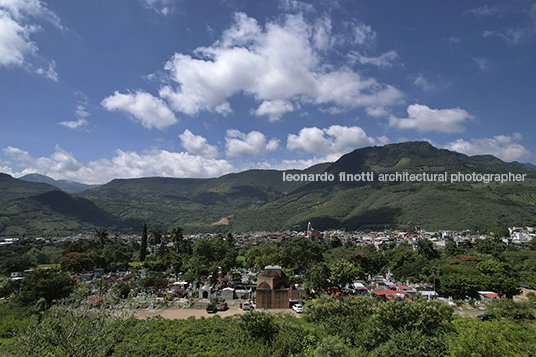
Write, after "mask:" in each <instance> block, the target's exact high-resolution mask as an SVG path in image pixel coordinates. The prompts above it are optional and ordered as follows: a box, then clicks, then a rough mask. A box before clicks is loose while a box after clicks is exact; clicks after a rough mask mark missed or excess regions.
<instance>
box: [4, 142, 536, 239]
mask: <svg viewBox="0 0 536 357" xmlns="http://www.w3.org/2000/svg"><path fill="white" fill-rule="evenodd" d="M423 173H426V174H428V175H427V176H422V175H421V176H420V177H421V180H420V181H418V180H417V178H416V177H417V176H415V177H414V179H413V180H410V176H409V175H410V174H423ZM473 173H475V175H480V176H471V180H470V181H466V180H465V175H467V174H468V175H472V174H473ZM508 173H511V174H512V175H510V176H508ZM285 174H286V176H288V175H289V174H290V175H291V177H290V178H293V177H294V176H295V175H296V174H298V175H300V176H299V178H300V179H307V180H300V181H296V180H292V181H289V180H288V177H287V179H285V180H283V175H284V172H282V171H276V170H249V171H244V172H240V173H236V174H228V175H224V176H221V177H218V178H214V179H176V178H162V177H151V178H140V179H121V180H119V179H117V180H113V181H111V182H110V183H108V184H105V185H102V186H100V187H97V188H93V189H89V190H86V191H83V192H80V193H77V194H75V195H74V196H73V197H70V200H67V199H66V201H69V202H70V203H69V204H71V205H72V206H71V207H73V208H72V210H73V211H78V212H85V213H84V214H83V215H79V216H76V215H72V214H71V215H70V216H68V217H67V216H66V214H67V212H62V211H61V210H59V209H57V207H56V208H51V207H53V205H51V204H50V202H49V201H48V200H47V199H45V200H35V199H34V200H30V199H29V198H24V199H20V200H18V201H10V202H5V201H4V203H3V204H1V205H0V222H1V226H0V234H2V235H5V234H9V233H14V232H24V233H26V234H37V235H41V234H42V233H40V229H41V228H39V224H36V223H35V222H36V221H42V220H46V221H47V222H49V223H47V227H48V229H56V231H61V230H66V231H71V232H72V231H76V230H79V229H81V228H82V227H92V228H94V227H98V226H101V227H102V226H107V225H112V224H115V225H116V228H117V229H118V230H120V229H126V228H128V227H133V228H135V229H138V228H139V227H141V225H142V224H143V222H147V223H150V224H151V226H153V227H154V226H160V227H162V228H166V227H173V226H177V225H180V226H183V227H184V228H185V229H186V231H187V232H198V231H216V232H223V231H231V230H232V231H247V230H282V229H299V230H303V229H305V227H306V225H307V222H309V221H311V222H312V224H313V226H314V227H315V228H317V229H329V228H346V229H364V228H397V227H403V226H405V225H406V223H407V222H408V221H412V222H414V223H415V224H416V225H420V226H421V227H422V228H424V229H427V230H435V229H474V228H479V227H496V226H512V225H528V224H530V225H533V224H535V223H536V222H535V221H536V219H535V218H534V217H535V214H536V172H535V171H534V170H531V169H529V168H527V167H526V166H525V165H523V164H519V163H505V162H503V161H501V160H499V159H497V158H495V157H493V156H490V155H482V156H471V157H469V156H467V155H464V154H460V153H456V152H452V151H448V150H443V149H437V148H435V147H433V146H432V145H430V144H429V143H427V142H408V143H400V144H392V145H386V146H382V147H366V148H362V149H357V150H355V151H353V152H351V153H349V154H346V155H344V156H342V157H341V158H340V159H339V160H337V161H336V162H334V163H325V164H319V165H315V166H313V167H310V168H308V169H306V170H289V171H286V172H285ZM322 174H323V176H320V175H322ZM330 174H331V175H332V176H328V175H330ZM348 174H351V175H352V178H353V179H354V181H352V182H348V180H344V181H341V178H342V177H341V175H343V176H344V178H345V179H348V177H347V175H348ZM367 174H368V176H367ZM396 174H398V175H399V176H398V181H397V180H395V175H396ZM403 174H405V175H407V176H405V179H402V178H401V177H402V176H400V175H403ZM484 174H486V175H488V176H482V175H484ZM500 174H504V175H506V177H508V180H507V181H505V182H502V183H501V182H496V179H497V178H500V177H497V176H496V175H500ZM381 175H383V176H381ZM386 175H391V176H386ZM433 175H436V176H433ZM440 175H441V176H440ZM452 175H454V176H452ZM515 175H518V176H517V179H519V178H521V177H523V180H517V181H516V176H515ZM522 175H525V176H522ZM4 176H6V175H4ZM461 176H464V180H463V182H460V181H461V180H460V179H461V178H462V177H461ZM8 177H9V176H8ZM479 177H480V179H479ZM486 177H487V178H490V179H491V180H492V182H489V183H486V182H484V181H483V179H484V178H486ZM295 178H298V176H296V177H295ZM328 178H329V180H326V179H328ZM382 178H383V180H382ZM453 178H457V181H456V182H453V181H452V179H453ZM512 178H514V180H513V181H512ZM10 179H11V181H12V182H17V183H18V182H20V181H21V180H16V179H13V178H10ZM357 179H358V181H356V180H357ZM442 179H444V180H442ZM311 180H314V181H311ZM18 184H19V185H20V183H18ZM15 186H16V185H15ZM15 186H13V187H15ZM0 187H3V188H2V189H3V190H7V191H8V192H12V191H13V189H12V188H10V186H9V185H7V186H6V185H5V184H4V185H3V186H0ZM6 187H7V188H6ZM27 196H29V195H27ZM19 197H20V196H19ZM15 198H16V197H15ZM45 198H47V197H45ZM80 199H84V200H80ZM88 202H91V203H92V204H93V206H89V204H88ZM30 203H31V204H30ZM21 205H22V206H23V207H25V209H23V210H19V211H17V210H16V209H15V208H14V207H15V206H17V207H21ZM78 205H84V208H83V209H82V208H81V209H80V210H77V209H75V208H74V207H77V206H78ZM89 212H91V213H89ZM103 212H106V214H107V219H104V216H103ZM29 213H31V214H32V215H34V216H36V217H38V218H34V221H33V222H34V223H30V221H31V219H30V218H29ZM45 217H47V218H45ZM84 217H97V218H96V219H93V220H89V219H84ZM67 221H68V222H77V223H78V224H79V225H78V226H76V225H75V224H72V225H69V226H66V225H65V224H64V223H62V222H67ZM54 222H55V223H54ZM49 225H52V226H49ZM19 234H20V233H19Z"/></svg>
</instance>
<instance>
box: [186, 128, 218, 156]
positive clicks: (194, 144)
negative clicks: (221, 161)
mask: <svg viewBox="0 0 536 357" xmlns="http://www.w3.org/2000/svg"><path fill="white" fill-rule="evenodd" d="M179 137H180V139H181V144H182V146H183V147H184V148H185V149H186V150H187V151H188V152H189V153H190V154H195V155H201V156H202V157H204V158H205V159H215V158H216V157H218V148H216V147H215V146H212V145H209V144H208V143H207V139H205V138H204V137H202V136H201V135H194V134H192V132H191V131H190V130H188V129H186V130H185V131H184V133H182V134H180V135H179Z"/></svg>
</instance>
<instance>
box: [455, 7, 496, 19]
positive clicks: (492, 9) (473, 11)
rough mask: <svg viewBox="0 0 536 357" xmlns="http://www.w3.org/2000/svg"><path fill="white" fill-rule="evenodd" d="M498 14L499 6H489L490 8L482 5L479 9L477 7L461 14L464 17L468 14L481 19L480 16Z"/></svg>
mask: <svg viewBox="0 0 536 357" xmlns="http://www.w3.org/2000/svg"><path fill="white" fill-rule="evenodd" d="M498 12H500V6H499V5H496V6H491V7H490V6H489V5H484V6H481V7H477V8H475V9H470V10H467V11H465V12H464V13H463V14H464V15H467V14H470V15H476V16H480V17H482V16H490V15H494V14H496V13H498Z"/></svg>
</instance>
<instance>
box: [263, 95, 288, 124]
mask: <svg viewBox="0 0 536 357" xmlns="http://www.w3.org/2000/svg"><path fill="white" fill-rule="evenodd" d="M293 110H294V106H293V105H292V103H289V102H287V101H284V100H271V101H270V100H265V101H264V102H262V104H261V105H259V107H258V108H257V110H255V112H254V113H255V115H256V116H258V117H260V116H263V115H267V116H268V119H269V120H270V121H271V122H274V121H278V120H280V119H281V117H282V116H283V114H285V113H288V112H292V111H293Z"/></svg>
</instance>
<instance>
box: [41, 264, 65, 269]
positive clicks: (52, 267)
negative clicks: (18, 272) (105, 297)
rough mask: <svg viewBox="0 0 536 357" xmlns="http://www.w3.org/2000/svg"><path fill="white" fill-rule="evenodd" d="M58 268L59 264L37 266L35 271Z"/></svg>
mask: <svg viewBox="0 0 536 357" xmlns="http://www.w3.org/2000/svg"><path fill="white" fill-rule="evenodd" d="M59 267H60V265H59V264H39V265H38V266H37V269H46V268H50V269H55V268H59Z"/></svg>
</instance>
